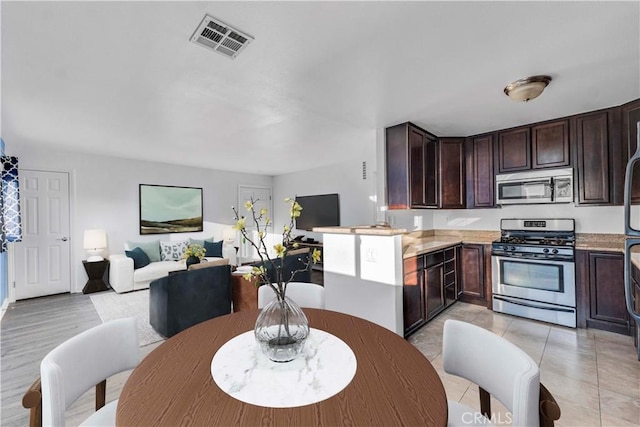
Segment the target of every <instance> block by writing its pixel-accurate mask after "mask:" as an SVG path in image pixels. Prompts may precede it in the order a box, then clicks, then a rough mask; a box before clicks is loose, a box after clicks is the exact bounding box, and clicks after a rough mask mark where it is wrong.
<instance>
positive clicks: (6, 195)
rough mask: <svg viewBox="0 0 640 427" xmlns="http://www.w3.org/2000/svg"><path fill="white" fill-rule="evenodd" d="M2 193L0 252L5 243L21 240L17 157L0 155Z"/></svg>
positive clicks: (0, 196)
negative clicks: (0, 162) (0, 161)
mask: <svg viewBox="0 0 640 427" xmlns="http://www.w3.org/2000/svg"><path fill="white" fill-rule="evenodd" d="M1 159H2V193H1V195H0V221H1V222H2V229H1V230H0V252H6V251H7V243H9V242H20V241H22V227H21V226H20V192H19V191H18V158H17V157H12V156H2V157H1Z"/></svg>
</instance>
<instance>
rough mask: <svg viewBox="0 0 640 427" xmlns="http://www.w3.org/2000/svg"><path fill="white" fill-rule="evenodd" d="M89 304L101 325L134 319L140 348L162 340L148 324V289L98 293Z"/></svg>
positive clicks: (92, 296)
mask: <svg viewBox="0 0 640 427" xmlns="http://www.w3.org/2000/svg"><path fill="white" fill-rule="evenodd" d="M91 302H92V303H93V306H94V307H95V308H96V311H97V312H98V316H100V319H101V320H102V323H105V322H108V321H109V320H114V319H121V318H123V317H135V318H136V323H137V324H138V338H139V340H140V346H141V347H142V346H145V345H147V344H151V343H154V342H158V341H162V340H164V338H163V337H162V336H161V335H159V334H158V333H157V332H156V331H154V330H153V328H152V327H151V325H150V324H149V289H143V290H140V291H134V292H128V293H125V294H118V293H116V292H114V291H107V292H100V293H97V294H94V295H91Z"/></svg>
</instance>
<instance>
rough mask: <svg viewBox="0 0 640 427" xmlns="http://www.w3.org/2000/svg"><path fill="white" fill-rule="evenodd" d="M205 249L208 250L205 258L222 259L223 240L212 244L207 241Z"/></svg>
mask: <svg viewBox="0 0 640 427" xmlns="http://www.w3.org/2000/svg"><path fill="white" fill-rule="evenodd" d="M204 249H205V250H206V252H205V253H204V256H206V257H216V258H222V240H220V241H219V242H210V241H208V240H205V241H204Z"/></svg>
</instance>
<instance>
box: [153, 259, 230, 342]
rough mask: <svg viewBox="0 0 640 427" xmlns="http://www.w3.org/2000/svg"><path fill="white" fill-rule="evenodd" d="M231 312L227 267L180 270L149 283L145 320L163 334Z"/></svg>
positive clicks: (173, 332) (169, 333)
mask: <svg viewBox="0 0 640 427" xmlns="http://www.w3.org/2000/svg"><path fill="white" fill-rule="evenodd" d="M229 313H231V266H229V265H220V266H214V267H207V268H201V269H198V270H191V271H181V272H177V273H173V274H170V275H168V276H166V277H162V278H160V279H156V280H154V281H152V282H151V283H150V285H149V323H151V326H152V327H153V329H155V330H156V331H157V332H158V333H159V334H161V335H163V336H165V337H167V338H168V337H171V336H173V335H175V334H177V333H178V332H181V331H183V330H185V329H187V328H189V327H191V326H193V325H196V324H198V323H200V322H204V321H205V320H209V319H213V318H214V317H218V316H222V315H225V314H229Z"/></svg>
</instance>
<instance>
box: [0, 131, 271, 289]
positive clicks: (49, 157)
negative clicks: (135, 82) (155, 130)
mask: <svg viewBox="0 0 640 427" xmlns="http://www.w3.org/2000/svg"><path fill="white" fill-rule="evenodd" d="M6 148H7V154H9V155H13V156H18V158H19V161H20V168H21V169H34V170H45V171H56V172H68V173H69V174H70V181H71V182H70V184H71V185H70V192H71V236H70V237H71V268H72V283H71V291H72V292H76V291H81V290H82V287H83V286H84V284H85V283H86V280H87V277H86V273H85V271H84V269H83V267H82V260H83V259H85V258H86V253H85V251H84V249H83V248H82V236H83V232H84V230H85V229H90V228H102V229H105V230H106V231H107V236H108V244H109V250H108V252H109V253H123V251H124V249H123V245H124V242H125V241H126V240H133V241H136V240H137V241H143V240H155V239H161V240H175V238H176V235H165V234H159V235H147V236H141V235H140V233H139V218H138V215H139V214H138V211H139V200H138V199H139V195H138V185H139V184H159V185H175V186H188V187H202V189H203V202H204V206H203V210H204V221H205V224H207V223H214V224H228V225H232V224H234V221H233V212H232V210H231V206H234V205H237V203H238V201H237V198H238V185H240V184H242V185H256V186H267V187H268V186H271V185H272V177H270V176H266V175H252V174H241V173H234V172H226V171H216V170H209V169H198V168H191V167H183V166H174V165H167V164H163V163H155V162H145V161H136V160H126V159H120V158H114V157H106V156H95V155H87V154H81V153H74V152H64V151H60V150H51V149H48V148H47V147H44V146H31V145H27V144H21V143H15V142H13V143H11V142H8V143H7V147H6ZM207 226H208V227H206V228H205V229H206V230H213V229H216V228H215V227H212V226H211V224H207ZM203 234H205V233H203ZM190 235H192V234H190ZM204 237H211V236H209V235H207V236H204ZM215 237H216V238H222V236H215Z"/></svg>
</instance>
